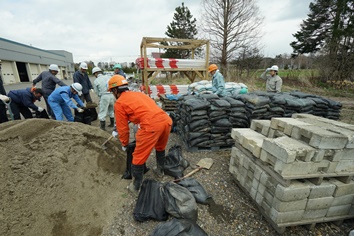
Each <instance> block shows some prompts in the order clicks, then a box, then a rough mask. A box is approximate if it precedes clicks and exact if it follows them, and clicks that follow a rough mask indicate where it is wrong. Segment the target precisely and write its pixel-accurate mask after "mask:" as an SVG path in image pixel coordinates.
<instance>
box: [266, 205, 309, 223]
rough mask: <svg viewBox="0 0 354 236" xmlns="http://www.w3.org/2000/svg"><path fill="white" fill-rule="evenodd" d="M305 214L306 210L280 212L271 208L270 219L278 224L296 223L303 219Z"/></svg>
mask: <svg viewBox="0 0 354 236" xmlns="http://www.w3.org/2000/svg"><path fill="white" fill-rule="evenodd" d="M304 212H305V211H304V210H300V211H288V212H278V211H277V210H276V209H274V208H271V210H270V218H271V220H273V221H274V222H275V223H277V224H281V223H290V222H296V221H300V220H301V219H302V216H303V214H304Z"/></svg>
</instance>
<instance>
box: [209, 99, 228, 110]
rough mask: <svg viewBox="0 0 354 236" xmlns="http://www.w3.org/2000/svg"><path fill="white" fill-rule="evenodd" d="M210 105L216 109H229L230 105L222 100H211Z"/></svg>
mask: <svg viewBox="0 0 354 236" xmlns="http://www.w3.org/2000/svg"><path fill="white" fill-rule="evenodd" d="M210 103H211V104H213V105H214V106H217V107H223V108H229V107H231V104H230V103H229V102H228V101H226V100H223V99H217V100H212V101H210Z"/></svg>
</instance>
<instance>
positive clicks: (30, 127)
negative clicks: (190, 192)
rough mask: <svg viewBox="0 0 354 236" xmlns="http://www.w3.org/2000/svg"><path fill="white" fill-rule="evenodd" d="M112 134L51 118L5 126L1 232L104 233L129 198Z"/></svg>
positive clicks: (1, 134) (0, 152)
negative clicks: (109, 139)
mask: <svg viewBox="0 0 354 236" xmlns="http://www.w3.org/2000/svg"><path fill="white" fill-rule="evenodd" d="M108 137H109V134H108V133H106V132H103V131H101V130H100V129H99V128H97V127H92V126H89V125H84V124H81V123H70V122H58V121H53V120H46V119H31V120H24V121H11V122H7V123H4V124H1V125H0V174H1V181H0V186H1V188H0V189H1V194H0V202H1V207H0V235H21V234H25V235H99V234H100V233H101V232H102V231H103V228H104V227H105V226H106V225H107V223H108V222H109V221H110V220H111V219H112V218H113V217H114V214H116V211H117V209H119V208H120V207H121V204H122V202H123V201H122V199H123V198H127V197H129V195H127V192H126V189H125V187H126V186H127V182H126V180H121V175H122V174H123V172H124V170H125V155H126V154H125V153H123V152H122V151H121V146H120V143H119V142H118V141H117V140H113V141H110V142H109V143H108V144H107V147H108V149H107V150H106V151H103V150H102V149H101V144H102V143H103V142H104V141H105V140H106V139H107V138H108Z"/></svg>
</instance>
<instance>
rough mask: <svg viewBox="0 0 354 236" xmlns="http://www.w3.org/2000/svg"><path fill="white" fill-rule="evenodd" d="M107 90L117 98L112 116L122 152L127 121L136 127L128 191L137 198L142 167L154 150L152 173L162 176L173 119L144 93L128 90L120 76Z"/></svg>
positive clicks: (112, 79) (110, 82) (126, 131)
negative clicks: (113, 116) (131, 178)
mask: <svg viewBox="0 0 354 236" xmlns="http://www.w3.org/2000/svg"><path fill="white" fill-rule="evenodd" d="M108 91H110V92H112V93H113V95H114V96H115V98H116V99H117V100H116V102H115V104H114V115H115V120H116V127H117V131H118V134H119V140H120V142H121V143H122V148H123V150H124V151H125V150H126V147H127V146H128V144H129V125H128V122H129V121H130V122H133V123H134V124H137V125H138V127H139V129H138V131H137V133H136V147H135V150H134V152H133V161H132V168H131V171H132V176H133V182H132V183H131V184H130V185H129V186H128V189H129V190H130V191H131V192H132V193H133V194H134V195H137V194H138V192H139V189H140V186H141V184H142V181H143V174H144V164H145V162H146V161H147V159H148V157H149V156H150V153H151V151H152V149H153V148H155V150H156V169H155V172H156V173H157V174H158V175H159V176H163V169H164V158H165V148H166V145H167V142H168V137H169V135H170V131H171V125H172V120H171V118H170V117H169V115H168V114H167V113H166V112H164V111H163V110H162V109H161V108H160V107H159V106H157V104H156V103H155V101H154V100H153V99H151V98H150V97H148V96H147V95H146V94H144V93H141V92H133V91H129V88H128V81H127V80H126V79H125V78H124V77H123V76H121V75H114V76H112V78H111V79H110V80H109V81H108ZM112 135H113V133H112Z"/></svg>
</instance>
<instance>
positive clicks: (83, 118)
mask: <svg viewBox="0 0 354 236" xmlns="http://www.w3.org/2000/svg"><path fill="white" fill-rule="evenodd" d="M74 121H75V122H81V123H84V124H87V125H91V121H92V118H91V112H90V111H89V110H87V109H85V110H84V112H81V113H80V112H78V111H77V110H76V109H75V117H74Z"/></svg>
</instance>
